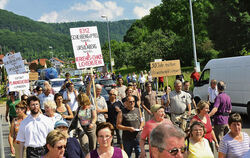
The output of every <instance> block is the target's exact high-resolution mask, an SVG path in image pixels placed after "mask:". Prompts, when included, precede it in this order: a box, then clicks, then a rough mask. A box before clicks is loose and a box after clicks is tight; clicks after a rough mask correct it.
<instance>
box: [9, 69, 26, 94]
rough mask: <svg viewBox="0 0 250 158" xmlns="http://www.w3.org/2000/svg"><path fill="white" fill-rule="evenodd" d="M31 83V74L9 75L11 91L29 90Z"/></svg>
mask: <svg viewBox="0 0 250 158" xmlns="http://www.w3.org/2000/svg"><path fill="white" fill-rule="evenodd" d="M29 87H30V84H29V74H28V73H25V74H15V75H9V89H10V91H21V90H28V89H29Z"/></svg>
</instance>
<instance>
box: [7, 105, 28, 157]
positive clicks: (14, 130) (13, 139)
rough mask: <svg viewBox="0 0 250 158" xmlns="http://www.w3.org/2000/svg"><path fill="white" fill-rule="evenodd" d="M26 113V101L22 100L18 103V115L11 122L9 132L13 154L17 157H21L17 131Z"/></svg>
mask: <svg viewBox="0 0 250 158" xmlns="http://www.w3.org/2000/svg"><path fill="white" fill-rule="evenodd" d="M25 113H26V102H24V101H21V102H20V103H18V104H17V105H16V114H17V117H16V118H14V119H13V121H12V122H11V127H10V133H9V137H8V140H9V144H10V149H11V154H12V155H15V157H16V158H19V157H20V155H19V150H20V149H19V145H18V142H17V141H16V137H17V132H18V129H19V126H20V123H21V121H22V120H24V119H25V118H26V117H27V115H26V114H25Z"/></svg>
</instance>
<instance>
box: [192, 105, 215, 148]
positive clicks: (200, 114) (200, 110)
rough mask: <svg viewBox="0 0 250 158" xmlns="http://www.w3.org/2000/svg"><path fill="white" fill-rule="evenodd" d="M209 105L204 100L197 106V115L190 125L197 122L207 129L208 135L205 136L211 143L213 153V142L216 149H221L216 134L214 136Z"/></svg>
mask: <svg viewBox="0 0 250 158" xmlns="http://www.w3.org/2000/svg"><path fill="white" fill-rule="evenodd" d="M209 105H210V103H209V102H207V101H203V100H201V101H200V102H199V103H198V105H197V115H195V116H194V117H193V119H192V120H191V122H190V125H192V124H193V122H195V121H198V122H201V123H203V125H204V126H205V128H206V134H205V136H204V138H206V139H207V140H208V141H209V144H210V147H211V149H212V151H213V150H214V149H213V145H212V144H213V143H212V142H213V141H214V142H215V147H216V149H217V150H218V148H219V145H218V141H217V139H216V137H215V134H214V131H213V128H212V124H211V120H210V117H209V116H208V112H209Z"/></svg>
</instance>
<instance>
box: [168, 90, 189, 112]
mask: <svg viewBox="0 0 250 158" xmlns="http://www.w3.org/2000/svg"><path fill="white" fill-rule="evenodd" d="M169 99H170V112H171V113H173V114H181V113H184V112H185V111H186V107H187V106H188V104H191V96H190V94H189V93H186V92H184V91H181V92H179V93H177V92H176V91H175V90H174V91H172V92H170V93H169Z"/></svg>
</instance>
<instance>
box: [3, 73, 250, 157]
mask: <svg viewBox="0 0 250 158" xmlns="http://www.w3.org/2000/svg"><path fill="white" fill-rule="evenodd" d="M145 73H146V72H141V74H140V77H137V76H136V75H135V74H134V73H133V74H132V75H130V74H128V76H127V85H124V81H123V78H122V76H121V75H120V74H119V75H117V76H116V77H117V78H115V79H116V81H117V86H116V87H113V88H112V89H111V90H110V91H109V98H108V100H105V98H104V97H103V96H101V91H102V88H103V87H102V85H100V84H92V83H93V81H94V79H95V78H96V77H98V76H89V77H88V79H87V80H88V84H87V85H86V92H85V93H83V92H80V91H79V92H78V91H77V90H76V89H75V88H74V84H73V83H72V81H71V80H70V76H69V74H68V73H67V74H66V76H65V78H66V79H65V81H64V85H62V88H61V90H60V92H59V93H56V94H55V93H54V91H53V89H52V87H51V85H50V84H49V83H47V82H46V83H45V84H44V86H43V87H40V86H37V87H36V91H34V93H30V94H23V95H22V97H21V99H20V100H19V99H17V97H16V95H15V92H9V99H8V101H7V103H6V121H7V122H8V121H9V122H10V124H11V127H10V133H9V137H8V140H9V144H10V148H11V153H12V154H13V155H15V157H17V158H19V157H21V158H23V157H27V158H40V157H43V158H62V157H66V158H78V157H79V158H82V157H87V158H88V157H90V158H99V157H100V158H102V157H103V158H111V157H112V158H121V157H124V158H127V157H129V158H130V157H132V153H133V151H134V155H135V157H136V158H146V157H152V158H163V157H164V158H165V157H168V158H171V157H180V158H181V157H188V158H213V157H214V153H215V150H217V151H218V157H219V158H236V157H237V158H239V157H248V156H250V154H249V152H248V151H249V147H250V138H249V136H248V135H247V134H246V133H244V132H242V119H241V116H240V115H239V114H238V113H234V114H231V109H232V105H231V99H230V97H229V96H228V95H227V94H226V93H225V89H226V84H225V83H224V82H223V81H219V82H217V81H216V80H211V84H210V87H209V88H208V97H207V100H201V101H199V103H197V104H196V102H195V101H194V98H193V94H192V91H191V90H190V84H196V82H197V80H198V78H199V74H197V72H196V71H194V72H193V73H192V74H191V76H190V78H191V80H192V81H191V82H189V81H184V78H183V77H181V76H176V81H175V82H174V85H173V89H172V88H171V87H172V85H167V86H165V87H164V94H163V95H162V96H161V98H159V95H158V94H157V92H156V91H154V90H153V89H154V88H153V87H154V84H155V83H154V80H155V79H154V78H153V77H152V76H151V74H150V72H148V73H146V75H145ZM101 77H110V78H112V77H114V76H113V75H109V74H106V75H102V76H101ZM160 82H162V79H159V85H160V86H159V87H161V88H162V87H163V85H162V84H163V83H160ZM92 86H93V89H94V92H92V91H91V88H92ZM137 86H138V87H139V88H137ZM162 90H163V89H162ZM84 136H85V138H84ZM114 136H115V137H116V140H117V142H116V144H117V145H116V146H114ZM86 137H87V139H86ZM86 144H87V149H86ZM147 144H148V145H149V153H148V152H147V150H146V148H145V146H146V145H147Z"/></svg>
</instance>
